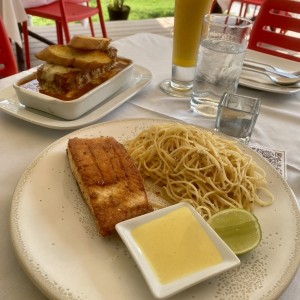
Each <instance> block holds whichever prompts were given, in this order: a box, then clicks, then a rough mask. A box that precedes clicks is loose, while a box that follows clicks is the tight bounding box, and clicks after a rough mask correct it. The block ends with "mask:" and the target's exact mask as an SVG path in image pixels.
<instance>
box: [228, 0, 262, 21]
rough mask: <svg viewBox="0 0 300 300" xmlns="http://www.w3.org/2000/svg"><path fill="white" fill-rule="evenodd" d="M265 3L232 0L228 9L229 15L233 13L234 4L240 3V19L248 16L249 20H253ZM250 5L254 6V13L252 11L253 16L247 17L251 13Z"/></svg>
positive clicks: (257, 0) (251, 0)
mask: <svg viewBox="0 0 300 300" xmlns="http://www.w3.org/2000/svg"><path fill="white" fill-rule="evenodd" d="M263 1H264V0H231V1H230V4H229V7H228V13H232V11H233V10H232V7H233V3H234V2H238V3H240V10H239V13H238V15H239V16H240V17H246V16H247V17H248V18H250V19H253V18H254V17H255V16H256V15H257V14H258V12H259V9H260V7H261V4H262V3H263ZM250 5H252V6H253V11H252V15H250V16H249V15H247V13H248V12H249V7H250Z"/></svg>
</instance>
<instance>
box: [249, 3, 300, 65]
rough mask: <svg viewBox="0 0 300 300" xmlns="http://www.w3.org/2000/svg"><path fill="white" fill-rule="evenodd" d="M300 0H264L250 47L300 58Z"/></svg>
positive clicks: (296, 59)
mask: <svg viewBox="0 0 300 300" xmlns="http://www.w3.org/2000/svg"><path fill="white" fill-rule="evenodd" d="M299 12H300V1H294V0H265V1H264V2H263V4H262V6H261V8H260V12H259V14H258V15H257V17H256V20H255V22H254V25H253V29H252V33H251V37H250V40H249V45H248V48H249V49H252V50H256V51H259V52H264V53H267V54H271V55H275V56H279V57H283V58H286V59H290V60H294V61H298V62H300V55H299V53H300V19H299V18H297V16H298V14H299Z"/></svg>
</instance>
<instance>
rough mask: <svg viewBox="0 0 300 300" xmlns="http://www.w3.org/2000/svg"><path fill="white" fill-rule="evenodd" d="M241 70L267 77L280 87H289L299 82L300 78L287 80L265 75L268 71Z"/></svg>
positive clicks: (281, 77)
mask: <svg viewBox="0 0 300 300" xmlns="http://www.w3.org/2000/svg"><path fill="white" fill-rule="evenodd" d="M243 70H245V71H250V72H254V73H259V74H263V75H265V76H268V77H269V78H270V79H271V80H272V81H273V82H274V83H275V84H277V85H281V86H291V85H294V84H296V83H298V82H300V77H296V78H287V77H283V76H281V75H279V76H276V75H274V74H271V73H267V72H268V71H259V70H255V69H251V68H247V67H244V68H243Z"/></svg>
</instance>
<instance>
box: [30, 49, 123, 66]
mask: <svg viewBox="0 0 300 300" xmlns="http://www.w3.org/2000/svg"><path fill="white" fill-rule="evenodd" d="M110 48H113V47H110ZM110 48H108V49H107V50H106V51H101V50H83V49H77V48H73V47H70V46H65V45H50V46H48V47H47V48H45V49H43V50H42V51H40V52H39V53H37V54H36V55H35V56H36V57H37V58H38V59H41V60H44V61H46V62H47V63H49V64H54V65H59V66H64V67H74V68H80V69H95V68H98V67H100V66H102V65H111V64H113V63H114V62H115V60H116V57H117V49H115V48H113V49H110Z"/></svg>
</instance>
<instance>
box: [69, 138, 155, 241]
mask: <svg viewBox="0 0 300 300" xmlns="http://www.w3.org/2000/svg"><path fill="white" fill-rule="evenodd" d="M67 155H68V158H69V163H70V166H71V170H72V173H73V175H74V177H75V179H76V182H77V183H78V186H79V188H80V191H81V193H82V195H83V198H84V199H85V201H86V202H87V204H88V205H89V207H90V210H91V212H92V214H93V215H94V218H95V220H96V223H97V225H98V228H99V232H100V234H101V235H102V236H103V237H105V236H108V235H110V234H112V233H113V232H114V231H115V225H116V224H117V223H119V222H121V221H124V220H127V219H130V218H133V217H136V216H139V215H142V214H145V213H148V212H151V211H152V210H153V209H152V207H151V206H150V204H149V202H148V199H147V194H146V191H145V187H144V181H143V179H142V177H141V175H140V173H139V171H138V169H137V168H136V166H135V165H134V162H133V160H132V159H131V157H130V156H129V154H128V153H127V151H126V149H125V148H124V146H123V145H122V144H120V143H118V142H117V141H116V140H115V139H114V138H112V137H99V138H73V139H70V140H69V141H68V147H67Z"/></svg>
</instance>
